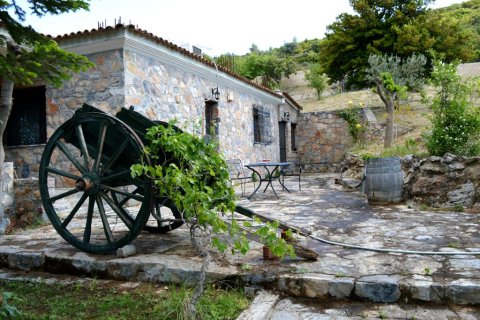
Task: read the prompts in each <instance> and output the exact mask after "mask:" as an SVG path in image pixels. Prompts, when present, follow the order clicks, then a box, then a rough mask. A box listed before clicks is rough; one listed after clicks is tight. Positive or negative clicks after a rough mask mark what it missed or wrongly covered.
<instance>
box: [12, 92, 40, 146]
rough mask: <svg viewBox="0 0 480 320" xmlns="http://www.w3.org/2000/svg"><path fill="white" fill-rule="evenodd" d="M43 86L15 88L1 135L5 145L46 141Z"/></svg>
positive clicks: (22, 144)
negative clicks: (5, 124) (8, 115)
mask: <svg viewBox="0 0 480 320" xmlns="http://www.w3.org/2000/svg"><path fill="white" fill-rule="evenodd" d="M45 109H46V100H45V86H40V87H31V88H22V89H15V90H14V91H13V106H12V112H11V113H10V117H9V118H8V122H7V128H6V130H5V133H4V135H3V143H4V145H5V146H10V147H13V146H25V145H33V144H42V143H46V142H47V126H46V110H45Z"/></svg>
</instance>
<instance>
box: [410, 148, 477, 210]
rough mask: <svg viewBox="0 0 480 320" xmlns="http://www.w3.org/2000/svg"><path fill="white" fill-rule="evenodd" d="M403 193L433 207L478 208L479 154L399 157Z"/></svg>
mask: <svg viewBox="0 0 480 320" xmlns="http://www.w3.org/2000/svg"><path fill="white" fill-rule="evenodd" d="M402 169H403V171H404V195H405V198H407V199H413V200H414V201H417V202H420V203H425V204H428V205H431V206H435V207H447V208H450V207H455V206H462V207H465V208H471V207H477V208H480V157H472V158H467V157H459V156H455V155H452V154H446V155H445V156H443V157H433V156H432V157H428V158H418V157H414V156H407V157H404V158H403V159H402Z"/></svg>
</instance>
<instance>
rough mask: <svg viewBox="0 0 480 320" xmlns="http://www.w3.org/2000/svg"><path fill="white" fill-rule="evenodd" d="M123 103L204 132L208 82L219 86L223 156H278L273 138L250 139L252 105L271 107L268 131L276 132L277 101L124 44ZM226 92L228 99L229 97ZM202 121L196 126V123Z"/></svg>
mask: <svg viewBox="0 0 480 320" xmlns="http://www.w3.org/2000/svg"><path fill="white" fill-rule="evenodd" d="M125 64H126V66H127V67H126V70H125V86H126V93H125V106H129V105H134V106H135V110H136V111H138V112H140V113H142V114H145V115H146V116H148V117H149V118H151V119H156V120H162V121H169V120H172V119H177V120H178V121H179V123H180V124H185V123H186V124H188V128H191V129H188V128H187V130H189V131H191V132H192V133H195V134H198V135H205V134H206V133H207V132H206V131H207V130H206V127H205V101H206V100H208V99H211V91H210V90H211V88H215V87H218V89H219V91H220V93H221V96H220V99H219V100H218V101H217V103H218V104H217V107H218V120H219V122H218V123H217V126H218V135H219V142H220V151H221V152H223V154H224V155H225V157H226V158H227V159H228V158H240V159H241V160H242V161H243V162H244V163H249V162H255V161H258V160H261V159H272V160H278V159H279V145H278V141H277V139H275V140H274V141H273V142H272V143H268V144H260V143H254V141H253V106H254V105H257V106H261V107H262V109H263V110H266V111H268V112H269V113H270V123H269V124H268V125H269V126H270V128H269V129H270V130H271V134H272V135H273V137H275V138H276V137H278V121H279V117H278V107H277V106H276V105H274V104H271V103H269V102H266V101H262V100H261V99H259V98H257V97H255V96H253V95H247V94H245V93H242V92H239V91H238V90H235V89H233V88H229V87H226V86H224V85H222V83H221V82H220V81H219V80H218V79H208V78H206V77H202V76H199V75H197V74H194V73H191V72H188V71H185V70H182V69H180V68H178V67H176V66H173V65H169V64H166V63H162V62H161V61H158V60H155V59H154V58H153V57H148V56H146V55H142V54H139V53H136V52H133V51H130V50H125ZM227 95H228V96H229V97H230V98H231V99H227ZM197 121H199V122H200V124H201V125H200V127H196V128H195V129H193V128H194V123H196V122H197Z"/></svg>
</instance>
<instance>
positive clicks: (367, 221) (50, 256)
mask: <svg viewBox="0 0 480 320" xmlns="http://www.w3.org/2000/svg"><path fill="white" fill-rule="evenodd" d="M251 187H253V186H250V187H249V190H247V194H249V192H251V191H253V189H252V188H251ZM274 187H275V188H276V190H277V193H278V195H279V199H277V198H276V197H275V195H274V194H273V192H272V191H271V190H270V189H268V190H266V192H265V193H263V192H262V191H263V189H262V190H261V191H259V192H258V193H257V194H256V195H255V196H254V197H253V198H252V199H251V200H248V199H246V198H245V197H242V198H240V199H239V202H238V203H239V204H240V205H242V206H245V207H248V208H250V209H252V210H254V211H256V212H260V213H262V214H264V215H268V216H269V217H272V218H276V219H279V220H282V221H285V222H287V223H288V224H290V225H292V226H295V227H298V228H302V229H304V230H307V231H308V232H310V233H311V235H312V236H314V237H317V238H324V239H328V240H331V241H337V242H342V243H348V244H352V245H358V246H365V247H375V248H395V249H401V250H410V251H439V252H447V251H459V252H467V253H468V254H467V255H459V254H456V255H452V256H441V255H421V254H403V253H382V252H374V251H368V250H360V249H352V248H346V247H342V246H337V245H329V244H326V243H323V242H320V241H318V240H314V239H312V238H306V239H303V242H304V244H305V245H306V246H308V247H310V248H311V249H313V250H315V251H316V252H318V253H319V260H318V261H315V262H309V261H305V260H302V259H299V258H297V259H286V260H284V261H279V260H271V261H264V260H263V259H262V257H261V248H262V247H261V245H259V244H254V245H253V248H252V250H251V252H249V253H248V254H247V255H245V256H241V255H236V256H232V255H230V254H225V255H223V256H220V255H218V256H216V257H215V260H214V261H213V262H212V263H211V264H210V267H209V273H208V276H209V278H210V279H212V280H214V279H216V280H222V281H227V280H230V281H237V282H238V281H240V282H242V283H243V284H245V285H246V286H247V287H253V288H254V287H260V286H262V287H266V288H272V289H276V290H278V291H280V292H283V293H285V294H288V295H289V296H292V297H302V298H313V299H315V300H318V301H319V300H324V299H329V298H336V299H351V300H365V301H372V302H382V303H383V302H389V303H392V302H399V301H402V302H433V303H438V304H445V303H451V304H457V305H466V304H469V305H480V256H478V255H475V254H474V252H479V251H480V244H479V240H480V235H479V233H478V223H479V219H478V214H474V213H457V212H430V211H419V210H418V209H414V208H410V207H408V206H407V205H394V206H370V205H369V204H368V203H367V202H366V200H365V198H364V196H363V195H362V194H360V193H347V192H343V191H341V190H339V188H338V187H337V186H336V185H335V184H334V176H332V175H318V174H317V175H305V176H302V191H299V190H298V183H297V182H295V181H294V180H291V181H288V182H287V187H288V188H289V189H290V191H291V193H288V192H287V191H282V190H281V187H280V185H279V184H278V182H275V183H274ZM133 244H134V245H135V248H136V254H135V255H132V256H128V257H122V256H116V255H93V254H87V253H83V252H80V251H79V250H77V249H75V248H74V247H72V246H70V245H69V244H68V243H66V242H65V241H64V240H63V239H61V237H60V236H59V235H58V234H57V233H56V232H55V231H54V230H53V228H52V227H50V226H45V227H42V228H39V229H35V230H27V231H24V232H19V233H16V234H13V235H6V236H3V237H1V238H0V267H7V268H11V269H19V270H25V271H47V272H53V273H64V274H74V275H79V274H86V275H95V276H97V277H104V278H110V279H118V280H129V281H148V282H176V283H179V282H185V281H190V282H194V281H195V279H196V277H197V276H198V274H199V272H200V269H201V264H202V258H201V257H199V256H198V255H197V253H196V252H195V251H194V250H193V249H192V247H191V244H190V239H189V230H188V229H187V228H180V229H177V230H174V231H172V232H170V233H169V234H166V235H154V234H149V233H146V232H144V233H142V234H141V235H140V236H139V237H138V238H137V239H136V240H135V241H134V242H133Z"/></svg>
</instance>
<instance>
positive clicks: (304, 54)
mask: <svg viewBox="0 0 480 320" xmlns="http://www.w3.org/2000/svg"><path fill="white" fill-rule="evenodd" d="M321 42H322V40H319V39H312V40H304V41H302V42H300V43H298V46H297V48H296V50H295V55H294V57H293V58H294V60H295V62H296V63H298V64H302V63H317V62H318V59H319V53H320V43H321Z"/></svg>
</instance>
